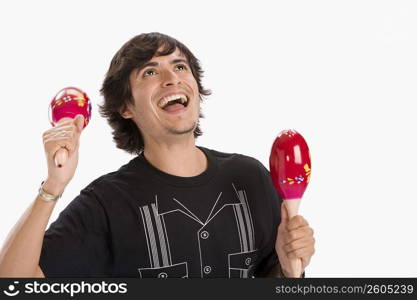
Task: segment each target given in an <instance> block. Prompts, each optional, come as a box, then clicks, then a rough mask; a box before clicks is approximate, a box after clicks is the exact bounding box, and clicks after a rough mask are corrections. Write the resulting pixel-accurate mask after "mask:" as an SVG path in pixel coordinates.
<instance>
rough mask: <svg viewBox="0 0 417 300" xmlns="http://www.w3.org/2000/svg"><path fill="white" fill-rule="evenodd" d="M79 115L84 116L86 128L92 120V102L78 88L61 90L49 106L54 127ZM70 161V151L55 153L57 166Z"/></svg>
mask: <svg viewBox="0 0 417 300" xmlns="http://www.w3.org/2000/svg"><path fill="white" fill-rule="evenodd" d="M77 115H83V116H84V126H83V128H85V127H86V126H87V125H88V123H89V121H90V119H91V102H90V99H89V98H88V96H87V94H86V93H84V92H83V91H82V90H80V89H78V88H76V87H66V88H63V89H62V90H60V91H59V92H58V93H57V94H56V95H55V97H54V98H53V99H52V101H51V104H50V105H49V120H50V122H51V124H52V126H56V125H57V123H58V122H59V121H60V120H61V119H63V118H71V119H73V118H75V117H76V116H77ZM67 159H68V150H67V149H65V148H61V149H59V150H58V151H57V152H56V153H55V157H54V160H55V165H56V166H57V167H61V166H63V165H64V164H65V162H66V161H67Z"/></svg>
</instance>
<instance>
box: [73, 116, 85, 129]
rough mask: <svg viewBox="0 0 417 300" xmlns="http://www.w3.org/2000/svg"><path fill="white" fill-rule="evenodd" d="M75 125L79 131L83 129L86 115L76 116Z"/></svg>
mask: <svg viewBox="0 0 417 300" xmlns="http://www.w3.org/2000/svg"><path fill="white" fill-rule="evenodd" d="M74 122H75V125H76V126H77V129H78V131H79V132H81V131H82V130H83V127H84V116H83V115H77V116H76V117H75V121H74Z"/></svg>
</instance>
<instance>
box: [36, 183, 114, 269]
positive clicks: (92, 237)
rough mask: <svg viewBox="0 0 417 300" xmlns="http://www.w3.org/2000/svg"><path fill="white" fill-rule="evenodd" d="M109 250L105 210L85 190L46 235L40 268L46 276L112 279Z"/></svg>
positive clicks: (87, 190) (92, 195) (88, 191)
mask: <svg viewBox="0 0 417 300" xmlns="http://www.w3.org/2000/svg"><path fill="white" fill-rule="evenodd" d="M110 249H111V248H110V238H109V232H108V222H107V217H106V213H105V210H104V208H103V206H102V205H101V203H100V202H99V201H98V199H97V198H96V197H95V195H94V194H93V193H92V192H91V190H89V189H88V188H86V189H84V190H82V191H81V193H80V195H78V196H77V197H76V198H75V199H74V200H73V201H72V202H70V203H69V204H68V206H67V207H66V208H65V209H64V210H63V211H62V212H61V213H60V214H59V216H58V218H57V220H56V221H55V222H53V223H52V224H51V225H50V227H49V228H48V230H47V231H46V232H45V235H44V239H43V244H42V250H41V256H40V261H39V265H40V267H41V269H42V271H43V272H44V274H45V276H46V277H110V276H111V266H112V256H111V250H110Z"/></svg>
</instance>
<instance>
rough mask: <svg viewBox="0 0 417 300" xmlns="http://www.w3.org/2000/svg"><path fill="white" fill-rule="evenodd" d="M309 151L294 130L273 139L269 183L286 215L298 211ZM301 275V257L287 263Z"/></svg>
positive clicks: (292, 215)
mask: <svg viewBox="0 0 417 300" xmlns="http://www.w3.org/2000/svg"><path fill="white" fill-rule="evenodd" d="M310 160H311V158H310V150H309V149H308V146H307V143H306V141H305V140H304V138H303V137H302V136H301V134H299V133H298V132H297V131H295V130H291V129H290V130H283V131H281V132H280V133H279V135H278V136H277V138H276V139H275V141H274V144H273V145H272V149H271V155H270V156H269V167H270V174H271V178H272V182H273V183H274V186H275V188H276V189H277V192H278V194H279V196H280V197H281V198H282V199H283V200H284V203H285V206H286V208H287V212H288V217H289V218H292V217H294V216H296V215H297V214H298V208H299V206H300V202H301V197H302V196H303V194H304V191H305V189H306V188H307V185H308V183H309V181H310V173H311V162H310ZM291 263H292V264H293V269H294V270H296V271H297V273H296V274H297V275H301V267H302V266H301V260H300V259H295V260H293V261H292V262H291Z"/></svg>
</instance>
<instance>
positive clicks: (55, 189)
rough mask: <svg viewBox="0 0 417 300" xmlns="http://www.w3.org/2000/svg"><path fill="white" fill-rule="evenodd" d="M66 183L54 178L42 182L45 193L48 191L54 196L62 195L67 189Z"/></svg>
mask: <svg viewBox="0 0 417 300" xmlns="http://www.w3.org/2000/svg"><path fill="white" fill-rule="evenodd" d="M65 187H66V185H64V184H59V183H56V182H55V181H53V180H50V179H46V180H45V181H44V182H43V183H42V189H43V190H44V191H45V193H48V194H50V195H53V196H59V195H62V193H63V192H64V190H65Z"/></svg>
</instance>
